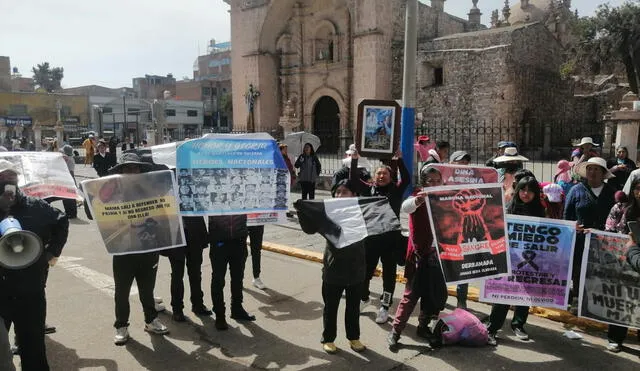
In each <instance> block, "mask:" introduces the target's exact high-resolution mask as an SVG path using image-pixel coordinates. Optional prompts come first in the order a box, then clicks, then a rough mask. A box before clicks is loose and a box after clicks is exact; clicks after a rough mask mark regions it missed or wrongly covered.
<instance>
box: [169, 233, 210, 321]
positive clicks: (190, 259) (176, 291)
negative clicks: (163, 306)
mask: <svg viewBox="0 0 640 371" xmlns="http://www.w3.org/2000/svg"><path fill="white" fill-rule="evenodd" d="M167 255H168V257H169V263H171V308H172V309H173V312H174V313H175V312H180V311H182V309H183V308H184V280H183V278H184V267H185V263H186V266H187V275H188V276H189V289H190V290H191V308H192V309H193V308H201V307H203V306H204V293H203V292H202V248H201V247H200V246H191V245H190V244H189V240H187V246H185V247H180V248H177V249H173V250H172V251H170V252H169V253H167Z"/></svg>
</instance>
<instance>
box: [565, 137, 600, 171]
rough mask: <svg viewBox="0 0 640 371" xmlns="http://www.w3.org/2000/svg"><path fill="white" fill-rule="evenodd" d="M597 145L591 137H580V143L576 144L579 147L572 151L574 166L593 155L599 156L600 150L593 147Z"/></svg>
mask: <svg viewBox="0 0 640 371" xmlns="http://www.w3.org/2000/svg"><path fill="white" fill-rule="evenodd" d="M597 146H598V145H597V144H595V143H594V142H593V138H591V137H583V138H582V139H580V143H578V144H577V145H576V147H577V148H576V149H574V150H573V152H571V161H572V162H573V166H576V165H578V164H580V163H583V162H585V161H587V160H589V159H590V158H592V157H598V152H596V151H595V150H594V149H593V148H594V147H597Z"/></svg>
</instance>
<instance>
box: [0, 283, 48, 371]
mask: <svg viewBox="0 0 640 371" xmlns="http://www.w3.org/2000/svg"><path fill="white" fill-rule="evenodd" d="M45 308H46V303H45V299H44V289H43V290H42V291H40V292H36V293H31V294H24V295H20V296H5V295H1V296H0V317H2V318H3V319H4V325H5V327H6V329H7V331H8V330H9V328H10V327H11V324H12V323H13V325H14V326H15V333H16V339H17V341H18V342H19V344H20V360H21V363H22V369H23V370H25V371H29V370H34V371H41V370H49V364H48V363H47V351H46V347H45V343H44V318H45Z"/></svg>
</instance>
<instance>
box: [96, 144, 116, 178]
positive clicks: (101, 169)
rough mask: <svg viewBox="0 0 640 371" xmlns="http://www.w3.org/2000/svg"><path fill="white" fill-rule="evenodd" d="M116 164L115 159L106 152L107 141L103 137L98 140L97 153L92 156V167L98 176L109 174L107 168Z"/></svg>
mask: <svg viewBox="0 0 640 371" xmlns="http://www.w3.org/2000/svg"><path fill="white" fill-rule="evenodd" d="M115 164H116V162H115V160H113V159H112V158H111V156H108V154H107V143H105V141H104V139H100V141H99V142H98V153H96V155H95V156H94V157H93V168H94V169H96V173H98V176H99V177H103V176H107V175H109V169H110V168H111V167H113V166H114V165H115Z"/></svg>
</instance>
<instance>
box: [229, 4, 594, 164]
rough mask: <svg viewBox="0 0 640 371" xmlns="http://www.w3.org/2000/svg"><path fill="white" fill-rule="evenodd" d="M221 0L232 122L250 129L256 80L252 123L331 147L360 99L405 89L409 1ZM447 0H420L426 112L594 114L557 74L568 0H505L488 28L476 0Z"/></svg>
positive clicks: (349, 138)
mask: <svg viewBox="0 0 640 371" xmlns="http://www.w3.org/2000/svg"><path fill="white" fill-rule="evenodd" d="M224 1H225V2H227V3H228V4H229V5H230V6H231V10H230V14H231V39H232V44H233V49H232V84H233V91H234V92H235V94H234V95H233V111H234V122H235V126H234V130H246V129H247V127H246V126H244V123H245V120H246V117H248V116H249V114H248V113H249V104H248V103H247V100H246V97H245V94H243V93H244V92H247V91H248V87H249V86H250V85H252V86H253V87H254V88H255V89H257V91H258V92H259V93H260V95H259V96H258V97H257V98H256V99H255V100H254V102H253V105H252V107H253V115H252V116H253V120H252V121H250V122H251V123H252V124H250V125H255V127H251V128H249V129H255V130H256V131H266V132H271V133H273V134H274V135H277V136H279V135H281V134H282V131H283V130H284V131H289V130H293V131H296V130H305V131H309V132H313V133H315V134H317V135H318V136H320V137H321V139H322V142H323V150H324V151H327V152H333V153H335V151H338V150H341V149H344V148H345V147H347V146H348V145H349V144H350V143H352V142H353V135H354V132H355V125H356V117H357V106H358V103H359V101H360V100H361V99H385V100H387V99H401V96H402V69H403V48H404V27H405V9H406V8H405V7H406V0H224ZM445 2H446V0H431V1H430V4H429V5H426V4H424V3H422V2H419V8H418V9H419V10H418V42H419V46H418V67H417V97H418V101H417V112H419V113H420V116H421V117H422V119H423V120H424V121H423V122H426V123H429V122H430V120H431V121H432V120H439V119H443V118H448V119H459V120H468V121H469V122H472V121H476V122H477V121H482V120H486V119H494V118H500V119H504V120H506V121H512V122H516V123H518V124H520V123H524V122H526V121H527V120H530V119H531V118H533V117H542V116H545V117H547V118H549V117H553V115H557V116H558V117H559V116H561V115H563V114H565V115H566V113H567V112H571V111H573V110H575V111H577V112H579V113H580V114H583V113H584V114H585V115H590V117H589V118H588V119H589V120H591V119H593V118H594V116H595V115H596V114H599V113H594V109H592V107H590V105H593V102H592V100H589V99H586V100H585V99H582V100H580V99H574V94H573V90H572V87H571V84H570V83H569V82H566V81H563V80H562V79H561V77H560V66H561V64H562V61H563V53H564V50H565V47H566V46H567V45H568V44H569V43H570V42H571V39H570V33H569V32H568V31H567V27H568V23H569V20H570V17H571V16H572V15H573V13H572V12H571V1H570V0H520V1H517V2H515V4H514V5H513V6H511V5H510V4H509V1H508V0H507V1H505V7H504V8H503V9H502V10H501V11H498V10H496V11H493V12H492V17H491V27H490V28H487V27H486V26H483V25H481V24H480V17H481V14H482V13H481V11H480V9H479V8H478V2H479V1H478V0H471V1H469V5H470V11H469V13H468V18H467V19H461V18H458V17H455V16H453V15H450V14H447V13H445V12H444V6H445ZM500 13H501V15H500ZM550 105H551V108H550ZM585 107H587V109H584V108H585ZM585 112H586V113H585ZM549 115H552V116H549ZM586 119H587V118H585V120H586ZM247 123H248V124H249V122H247ZM253 123H254V124H253ZM469 145H470V146H471V147H484V146H485V145H484V144H482V143H473V144H472V143H469Z"/></svg>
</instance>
